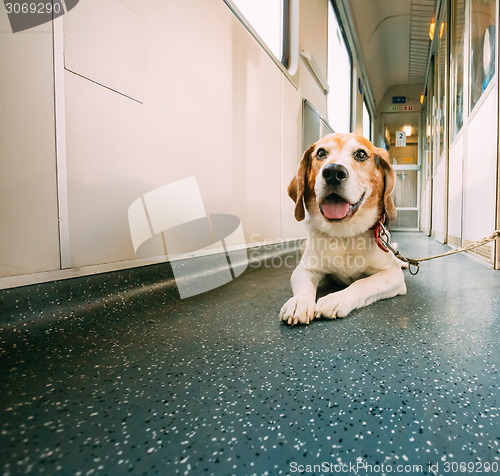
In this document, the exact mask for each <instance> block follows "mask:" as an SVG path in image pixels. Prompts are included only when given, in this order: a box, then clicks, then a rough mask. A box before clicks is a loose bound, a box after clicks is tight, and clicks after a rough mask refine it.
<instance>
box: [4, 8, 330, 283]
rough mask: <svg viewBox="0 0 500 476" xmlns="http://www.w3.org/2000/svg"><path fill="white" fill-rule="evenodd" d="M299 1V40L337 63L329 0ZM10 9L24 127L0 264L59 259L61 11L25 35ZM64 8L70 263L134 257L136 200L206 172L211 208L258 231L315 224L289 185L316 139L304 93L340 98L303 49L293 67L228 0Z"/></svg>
mask: <svg viewBox="0 0 500 476" xmlns="http://www.w3.org/2000/svg"><path fill="white" fill-rule="evenodd" d="M0 10H1V9H0ZM300 14H301V15H302V17H301V22H300V45H299V48H300V47H303V48H305V49H307V50H310V51H314V59H315V61H316V63H317V64H318V66H319V67H320V68H321V69H322V70H323V71H324V72H325V74H326V35H327V31H326V22H325V27H324V28H318V27H317V26H318V25H321V24H322V20H323V19H324V18H326V14H327V0H307V2H306V1H304V0H302V1H301V2H300ZM2 15H3V16H2V17H1V20H2V28H3V30H2V31H3V32H4V33H3V37H4V38H5V39H6V41H2V45H1V48H2V51H3V52H4V55H5V56H6V59H5V60H4V61H3V63H2V64H4V65H6V67H8V72H9V74H8V76H7V80H10V81H11V83H12V84H14V83H15V84H16V87H15V88H13V89H14V90H15V94H13V95H12V93H10V92H9V93H7V90H8V88H6V87H2V88H1V89H0V103H1V104H2V115H5V116H7V115H8V117H9V118H11V119H10V121H9V122H10V126H11V127H12V129H13V130H15V131H17V135H16V136H15V138H13V137H4V138H3V141H2V144H1V147H2V161H3V163H4V164H5V165H3V168H4V169H5V168H6V170H7V171H8V173H7V174H2V179H1V180H2V186H4V185H5V184H7V183H15V184H16V185H15V186H14V187H11V188H12V189H13V190H12V192H11V195H10V196H9V197H8V199H7V201H8V206H6V205H4V204H5V203H6V201H5V200H4V201H3V205H2V206H1V209H2V224H4V223H5V224H6V226H5V228H6V229H7V230H9V231H8V233H5V232H2V235H1V236H2V238H1V239H2V253H3V254H5V255H6V256H7V258H8V259H7V258H5V259H2V261H1V264H0V277H2V276H16V275H25V274H28V273H35V272H40V271H52V270H55V269H58V268H59V266H60V265H59V238H58V226H57V223H58V205H57V186H56V170H55V168H56V167H55V164H56V158H55V145H54V144H55V137H56V135H55V130H54V112H53V104H54V93H53V91H54V82H53V66H52V34H51V26H50V24H49V25H45V26H44V27H39V31H36V32H35V29H33V30H28V32H26V33H23V34H21V33H17V34H15V35H13V34H12V33H10V32H9V31H7V30H8V24H7V23H6V21H7V20H6V16H5V13H4V12H2ZM62 19H63V24H64V67H65V70H64V71H61V72H62V77H63V82H64V91H63V89H62V88H60V87H58V88H57V94H58V100H59V101H61V102H63V103H64V112H65V119H64V126H65V127H66V131H65V135H64V140H65V141H66V148H65V154H64V153H63V152H64V151H63V152H61V154H60V157H58V160H59V161H62V163H64V165H65V167H66V169H67V173H65V170H64V168H61V169H60V170H59V179H60V180H61V181H63V182H64V183H65V184H67V196H66V194H64V193H62V194H61V196H60V197H59V200H60V202H61V201H62V202H64V203H63V205H66V204H67V209H68V217H67V218H68V221H67V225H68V230H69V232H68V237H67V238H66V237H65V236H63V240H62V241H63V242H62V243H61V247H62V248H63V250H64V252H63V254H64V253H66V254H67V255H68V256H69V263H68V266H69V267H70V268H73V269H77V268H79V267H89V266H94V265H102V264H105V263H121V266H123V265H125V266H126V265H127V263H133V262H134V261H133V260H134V259H135V255H134V250H133V248H132V244H131V240H130V235H129V228H128V216H127V211H128V207H129V205H130V204H131V203H132V202H133V201H134V200H135V199H137V198H139V197H140V196H141V195H143V194H144V193H146V192H148V191H150V190H152V189H154V188H156V187H159V186H161V185H164V184H167V183H170V182H172V181H175V180H179V179H182V178H185V177H189V176H191V175H194V176H196V178H197V180H198V184H199V187H200V190H201V193H202V196H203V199H204V203H205V208H206V210H207V212H208V213H231V214H234V215H237V216H238V217H240V218H241V221H242V224H243V228H244V230H245V235H246V242H247V243H256V242H261V241H269V240H280V239H290V238H294V237H298V236H302V235H304V227H303V224H302V223H300V224H299V223H297V222H295V220H294V218H293V203H292V201H291V200H290V199H289V198H288V196H287V195H286V186H287V184H288V182H289V180H290V179H291V177H292V176H293V174H294V173H295V170H296V166H297V163H298V160H299V158H300V153H301V127H302V123H301V116H302V109H301V108H302V99H303V98H307V99H309V100H310V101H311V102H312V103H313V104H314V105H315V107H316V108H318V110H320V111H321V112H322V113H323V114H324V115H326V98H325V95H324V93H323V91H322V89H321V87H320V85H319V84H318V82H317V81H316V79H315V78H314V77H313V75H312V74H311V72H310V71H309V69H308V68H307V66H306V65H305V63H304V62H303V61H302V60H301V61H300V62H299V67H298V71H297V73H296V74H295V76H294V77H293V78H289V77H288V76H287V75H285V74H284V73H283V72H282V70H281V69H280V68H279V67H278V66H277V65H276V64H275V62H274V61H273V60H272V59H271V58H270V57H269V55H268V53H267V52H266V51H265V50H264V49H263V48H262V47H261V45H259V44H258V42H257V41H256V40H255V38H253V37H252V36H251V34H250V33H249V32H248V31H247V29H246V28H245V27H244V26H243V25H242V23H241V22H240V21H239V20H238V19H237V18H236V17H235V15H234V14H233V12H232V11H231V10H230V9H229V8H228V6H227V5H226V4H225V3H224V2H222V1H215V0H211V1H207V0H186V1H182V2H165V1H162V0H154V1H151V2H147V3H146V2H141V1H139V0H123V1H119V0H86V1H85V2H80V3H79V4H78V6H77V7H76V8H74V9H73V10H71V11H70V12H69V13H67V14H66V15H64V17H62ZM21 35H24V36H21ZM4 38H3V40H4ZM9 78H10V79H9ZM1 80H2V81H5V80H6V79H5V76H4V75H2V79H1ZM11 89H12V88H11ZM9 95H10V96H11V97H10V98H9ZM26 98H27V99H28V101H30V102H29V104H30V106H29V107H24V106H23V105H24V104H26V102H25V99H26ZM5 100H8V101H7V105H5ZM34 110H35V111H36V114H33V111H34ZM4 122H5V121H4ZM22 127H26V128H27V129H29V131H30V133H32V134H34V135H35V136H34V139H35V140H33V141H28V140H23V135H22V134H21V133H20V131H21V130H22ZM59 137H60V136H59ZM63 189H64V187H63ZM178 206H180V207H182V203H179V204H178ZM63 208H64V206H63ZM4 216H5V217H6V218H4ZM21 217H22V219H21ZM63 235H64V234H63ZM242 244H243V243H242ZM0 284H1V283H0Z"/></svg>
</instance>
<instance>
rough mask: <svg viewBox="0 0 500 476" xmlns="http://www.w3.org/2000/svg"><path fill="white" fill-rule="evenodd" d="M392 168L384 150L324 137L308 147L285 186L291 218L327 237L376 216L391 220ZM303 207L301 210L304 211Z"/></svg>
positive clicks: (348, 232) (365, 225) (358, 229)
mask: <svg viewBox="0 0 500 476" xmlns="http://www.w3.org/2000/svg"><path fill="white" fill-rule="evenodd" d="M393 188H394V170H393V168H392V166H391V164H390V163H389V156H388V154H387V152H386V151H385V150H384V149H379V148H378V147H375V146H374V145H373V144H372V143H371V142H370V141H369V140H367V139H365V138H364V137H362V136H360V135H358V134H330V135H327V136H325V137H323V138H322V139H320V140H319V141H318V142H316V143H315V144H313V145H312V146H310V147H309V148H308V149H307V150H306V151H305V152H304V155H303V156H302V159H301V161H300V163H299V168H298V171H297V175H296V176H295V177H294V178H293V179H292V181H291V182H290V184H289V185H288V195H289V196H290V198H291V199H292V200H293V201H294V202H295V218H296V219H297V220H298V221H301V220H303V219H304V218H305V215H306V214H305V209H306V210H307V213H308V216H309V224H310V225H312V226H313V227H315V228H317V229H318V230H319V231H322V232H323V233H327V234H329V235H331V236H340V237H347V236H355V235H357V234H360V233H363V232H364V231H366V230H368V229H369V228H371V227H372V226H374V225H375V223H376V222H377V220H378V219H380V217H381V216H382V214H384V213H385V214H387V217H388V218H389V220H394V219H395V218H396V207H395V206H394V202H393V200H392V197H391V192H392V190H393ZM304 206H305V209H304Z"/></svg>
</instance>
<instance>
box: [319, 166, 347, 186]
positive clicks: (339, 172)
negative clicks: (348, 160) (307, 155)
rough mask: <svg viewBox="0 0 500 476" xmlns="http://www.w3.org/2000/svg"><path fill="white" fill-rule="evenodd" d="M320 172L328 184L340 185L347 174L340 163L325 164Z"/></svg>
mask: <svg viewBox="0 0 500 476" xmlns="http://www.w3.org/2000/svg"><path fill="white" fill-rule="evenodd" d="M322 173H323V178H324V179H325V182H326V183H327V184H329V185H340V183H341V182H343V181H344V180H345V179H346V178H347V177H348V176H349V172H347V169H346V168H345V167H344V166H343V165H341V164H327V165H325V167H324V168H323V172H322Z"/></svg>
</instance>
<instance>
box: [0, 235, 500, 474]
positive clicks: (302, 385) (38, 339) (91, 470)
mask: <svg viewBox="0 0 500 476" xmlns="http://www.w3.org/2000/svg"><path fill="white" fill-rule="evenodd" d="M395 239H396V240H397V241H399V243H400V248H401V249H402V250H403V251H406V252H407V253H408V254H409V255H412V256H414V257H420V256H423V255H426V254H429V253H434V252H437V251H440V250H442V249H443V248H444V247H443V246H441V245H439V244H437V243H436V242H434V241H433V240H431V239H429V238H426V237H425V236H423V235H421V234H417V233H409V234H396V238H395ZM292 262H293V259H291V260H290V261H289V264H290V263H292ZM277 264H279V260H278V259H275V260H274V262H271V261H269V262H267V265H265V266H263V267H261V268H259V269H249V270H247V271H246V272H245V273H244V274H243V275H242V276H241V277H239V278H238V279H236V280H235V281H233V282H231V283H230V284H228V285H226V286H224V287H222V288H219V289H216V290H214V291H211V292H209V293H206V294H204V295H201V296H197V297H193V298H190V299H187V300H180V299H178V298H172V293H169V292H167V291H165V290H164V289H162V288H160V287H159V288H157V289H156V290H153V291H151V290H149V291H148V292H145V293H144V294H141V293H134V292H128V293H127V294H126V295H124V297H122V298H121V299H114V300H109V299H107V300H103V301H102V302H101V304H102V305H99V304H94V305H92V306H90V307H87V308H85V307H84V306H79V307H76V308H72V309H71V310H67V311H60V310H58V311H57V312H56V311H54V314H57V318H56V317H55V318H54V319H50V318H47V319H38V320H34V321H32V322H31V323H30V325H24V326H23V325H21V326H17V327H10V328H4V330H3V331H2V332H1V334H0V347H1V350H0V358H1V361H0V362H1V367H0V385H1V387H0V388H1V396H0V430H1V436H0V452H1V454H0V469H1V470H2V471H3V474H4V475H9V474H12V475H17V474H48V475H59V474H62V475H73V474H74V475H86V474H95V475H121V474H133V475H139V474H145V475H149V474H151V475H154V474H159V475H174V474H188V475H203V474H213V475H217V476H220V475H230V474H234V475H250V474H258V475H263V474H269V475H275V474H296V473H300V472H301V470H303V471H302V473H304V472H306V471H308V470H310V472H308V473H307V472H306V473H305V474H328V471H327V470H330V469H331V470H332V471H331V472H330V474H335V473H334V470H340V469H342V468H340V467H339V466H337V467H335V466H325V464H328V465H330V464H331V465H336V464H339V463H343V464H346V465H351V468H349V467H348V466H346V467H343V469H344V470H349V469H357V470H358V471H357V472H346V471H344V472H343V473H342V474H390V473H392V474H396V471H397V469H398V468H397V467H398V465H402V466H400V467H399V469H401V470H405V471H403V474H432V473H434V474H445V471H446V469H445V468H446V466H445V465H446V464H447V463H461V462H463V463H478V464H477V465H476V466H475V467H474V468H472V467H471V466H469V468H471V469H473V471H466V472H465V473H468V474H478V473H479V472H480V471H479V469H482V473H483V474H498V467H497V466H495V465H498V463H499V458H500V454H499V444H500V420H499V418H498V417H499V413H500V411H499V406H500V390H499V385H498V384H499V375H498V370H499V368H500V351H499V342H500V339H499V338H500V299H499V294H500V293H499V290H500V272H498V271H497V272H495V271H492V270H489V269H487V268H486V267H484V266H482V265H480V264H478V263H476V262H474V261H473V260H472V259H469V258H467V257H464V256H453V257H450V258H443V259H441V260H437V261H434V262H429V263H424V264H422V266H421V271H420V274H419V275H417V276H416V277H412V276H410V275H409V274H407V275H406V281H407V285H408V294H407V295H406V296H401V297H397V298H395V299H391V300H387V301H382V302H378V303H375V304H372V305H371V306H369V307H367V308H364V309H360V310H357V311H354V312H353V313H352V314H350V315H349V316H348V317H347V318H345V319H341V320H336V321H328V320H320V321H316V322H314V323H313V324H312V325H310V326H305V327H293V328H291V327H288V326H286V325H283V324H280V323H279V321H278V312H279V309H280V307H281V305H282V304H283V303H284V302H285V300H286V299H288V297H289V296H290V287H289V277H290V274H291V271H292V268H287V267H286V266H283V267H280V268H276V267H275V266H276V265H277ZM71 285H72V286H78V280H76V281H73V282H72V284H71ZM65 286H68V282H66V284H65ZM38 289H39V288H38ZM148 289H149V288H148ZM117 290H118V291H119V290H120V287H119V286H118V285H117ZM27 291H28V292H35V291H34V290H29V289H27ZM37 292H39V291H37ZM4 297H5V299H4V302H7V301H9V299H8V296H4ZM16 299H17V300H19V299H18V298H16ZM14 301H15V300H14ZM17 306H18V312H19V313H23V312H25V311H26V310H25V309H23V303H22V302H18V303H17ZM39 312H40V313H41V314H43V312H42V311H41V310H40V311H39ZM9 313H10V314H12V307H10V308H9ZM65 313H66V314H65ZM68 316H71V317H70V318H68ZM11 318H12V316H11ZM364 463H366V464H369V465H372V472H370V471H369V469H366V468H365V469H363V467H362V466H359V465H362V464H364ZM429 463H432V464H433V466H432V468H429V466H428V465H429ZM492 463H493V465H492V466H489V467H488V466H486V464H490V465H491V464H492ZM301 465H303V466H301ZM307 465H309V466H307ZM313 465H321V467H318V466H317V467H316V468H314V467H313ZM356 465H358V466H356ZM376 465H386V466H379V467H377V466H376ZM419 465H420V466H419ZM436 465H438V466H436ZM388 466H390V468H389V469H387V468H388ZM495 468H496V471H495ZM377 469H379V471H378V472H377V473H375V470H377ZM488 469H489V471H487V470H488ZM462 474H464V472H462Z"/></svg>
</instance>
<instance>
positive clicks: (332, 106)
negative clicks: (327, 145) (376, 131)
mask: <svg viewBox="0 0 500 476" xmlns="http://www.w3.org/2000/svg"><path fill="white" fill-rule="evenodd" d="M328 88H329V92H328V99H327V106H328V122H329V123H330V124H331V126H332V127H333V129H334V131H335V132H350V130H351V56H350V54H349V51H348V49H347V46H346V43H345V40H344V36H343V34H342V30H341V28H340V24H339V21H338V19H337V15H336V13H335V10H334V8H333V5H332V2H328Z"/></svg>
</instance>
